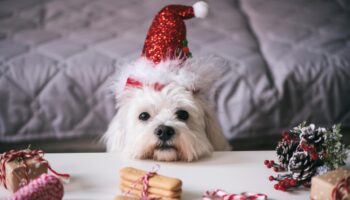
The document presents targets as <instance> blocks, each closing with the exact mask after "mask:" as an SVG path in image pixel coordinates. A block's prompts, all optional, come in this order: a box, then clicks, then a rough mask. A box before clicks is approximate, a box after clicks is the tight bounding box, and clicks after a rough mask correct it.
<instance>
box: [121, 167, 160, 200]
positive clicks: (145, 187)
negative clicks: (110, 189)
mask: <svg viewBox="0 0 350 200" xmlns="http://www.w3.org/2000/svg"><path fill="white" fill-rule="evenodd" d="M159 169H160V165H158V164H157V165H155V166H154V167H153V168H152V169H151V171H149V172H147V173H146V174H145V175H144V176H141V177H140V178H139V179H138V180H137V181H135V183H134V184H133V185H132V186H131V187H130V189H129V190H128V191H126V192H125V193H124V195H125V196H127V195H128V194H129V193H130V192H131V190H133V189H135V187H136V185H138V184H140V183H141V182H142V184H143V187H142V193H141V198H140V200H158V198H152V197H148V192H147V191H148V187H149V184H148V180H149V178H151V177H152V176H154V175H156V174H157V171H158V170H159Z"/></svg>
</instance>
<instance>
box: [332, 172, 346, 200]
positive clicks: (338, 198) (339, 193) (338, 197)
mask: <svg viewBox="0 0 350 200" xmlns="http://www.w3.org/2000/svg"><path fill="white" fill-rule="evenodd" d="M349 186H350V177H348V178H344V179H342V180H340V181H339V182H338V183H337V185H336V186H335V187H334V189H333V191H332V200H343V199H347V198H348V197H349V189H350V188H349Z"/></svg>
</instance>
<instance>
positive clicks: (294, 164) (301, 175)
mask: <svg viewBox="0 0 350 200" xmlns="http://www.w3.org/2000/svg"><path fill="white" fill-rule="evenodd" d="M288 168H289V170H290V171H291V172H292V176H293V179H296V180H298V181H309V180H310V179H311V177H312V176H313V175H314V174H315V172H316V167H315V162H314V161H313V160H311V158H310V155H309V154H308V153H307V152H295V153H294V154H293V156H292V158H291V159H290V161H289V165H288Z"/></svg>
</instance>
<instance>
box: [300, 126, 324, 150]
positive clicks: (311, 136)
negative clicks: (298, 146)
mask: <svg viewBox="0 0 350 200" xmlns="http://www.w3.org/2000/svg"><path fill="white" fill-rule="evenodd" d="M325 131H326V130H325V129H324V128H318V129H315V125H314V124H310V126H307V127H304V128H302V130H301V134H300V139H301V140H303V141H305V142H307V143H308V144H314V145H315V146H320V145H322V144H323V142H324V133H325Z"/></svg>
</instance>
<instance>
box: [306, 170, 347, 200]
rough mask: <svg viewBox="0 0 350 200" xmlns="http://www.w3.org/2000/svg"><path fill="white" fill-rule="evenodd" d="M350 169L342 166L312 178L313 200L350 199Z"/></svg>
mask: <svg viewBox="0 0 350 200" xmlns="http://www.w3.org/2000/svg"><path fill="white" fill-rule="evenodd" d="M349 186H350V170H348V169H344V168H340V169H337V170H334V171H330V172H328V173H325V174H323V175H320V176H315V177H313V178H312V180H311V194H310V199H312V200H350V195H349Z"/></svg>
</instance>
